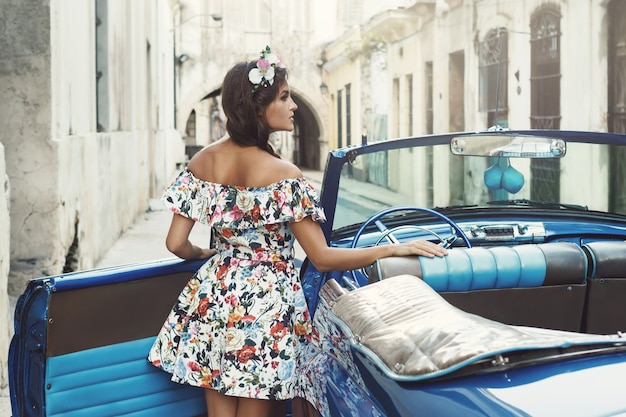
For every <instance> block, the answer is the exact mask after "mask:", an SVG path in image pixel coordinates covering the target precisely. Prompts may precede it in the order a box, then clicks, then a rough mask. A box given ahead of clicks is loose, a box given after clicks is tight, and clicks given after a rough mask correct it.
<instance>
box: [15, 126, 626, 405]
mask: <svg viewBox="0 0 626 417" xmlns="http://www.w3.org/2000/svg"><path fill="white" fill-rule="evenodd" d="M625 174H626V136H625V135H619V134H611V133H596V132H579V131H536V130H526V131H513V130H503V129H494V130H489V131H485V132H474V133H455V134H446V135H433V136H425V137H415V138H403V139H396V140H389V141H383V142H378V143H371V144H364V145H361V146H355V147H350V148H345V149H339V150H335V151H332V152H331V153H330V154H329V155H328V159H327V165H326V171H325V176H324V183H323V187H322V189H321V202H322V205H323V207H324V210H325V212H326V215H327V218H328V221H327V222H326V223H324V224H323V230H324V233H325V237H326V239H327V241H328V242H329V244H331V245H334V246H338V247H361V246H371V245H384V244H387V243H388V242H393V241H404V240H406V239H415V238H420V239H429V240H432V241H434V242H438V243H440V244H441V245H445V246H446V247H448V248H449V255H448V256H447V257H443V258H422V257H403V258H387V259H383V260H381V261H378V262H376V263H375V264H373V265H371V266H369V267H367V268H364V269H362V270H354V271H334V272H330V273H321V272H319V271H317V270H316V269H315V267H314V265H312V264H311V263H310V262H308V261H307V260H306V259H304V260H303V263H302V268H301V280H302V285H303V288H304V290H305V296H306V299H307V302H308V305H309V308H310V310H311V312H312V314H313V320H314V324H315V327H316V328H317V330H318V332H319V335H320V342H319V344H315V345H314V344H312V345H311V346H310V349H309V351H307V352H306V353H307V355H306V361H305V362H304V364H303V366H302V367H301V369H300V372H301V373H302V380H303V381H305V382H306V383H307V384H308V387H307V395H308V398H307V399H308V400H309V401H310V402H311V403H312V404H313V405H314V406H315V408H316V409H317V412H318V413H319V414H320V415H322V416H325V417H326V416H341V417H346V416H555V415H563V416H617V415H622V416H626V395H625V393H624V387H625V386H626V338H625V337H624V335H623V334H622V331H623V330H626V241H625V240H626V183H625V181H624V177H625ZM201 263H202V261H194V262H190V261H181V260H178V259H168V260H162V261H155V262H151V263H147V264H136V265H130V266H121V267H116V268H107V269H99V270H92V271H84V272H78V273H72V274H64V275H59V276H49V277H43V278H38V279H34V280H32V282H30V285H29V286H28V288H27V290H26V291H25V292H24V294H23V295H22V296H21V297H20V299H19V301H18V304H17V307H16V313H15V336H14V338H13V340H12V343H11V349H10V354H9V366H10V388H11V403H12V409H13V416H14V417H22V416H67V417H75V416H90V417H93V416H170V415H176V416H197V415H202V414H203V413H204V412H205V411H204V397H203V393H202V392H201V390H199V389H195V388H190V387H186V386H181V385H177V384H175V383H172V382H170V380H169V375H168V374H165V373H163V372H161V371H159V370H157V369H156V368H153V367H152V366H150V365H149V364H148V362H147V361H146V354H147V352H148V349H149V348H150V346H151V344H152V341H153V340H154V337H155V335H156V333H157V332H158V330H159V328H160V326H161V324H162V321H163V318H164V316H165V314H166V313H167V311H169V309H170V307H171V305H172V304H173V303H174V300H175V299H176V297H177V295H178V293H179V291H180V290H181V288H182V287H183V286H184V285H185V283H186V281H187V280H188V279H189V278H190V277H191V275H192V274H193V273H194V271H195V270H196V269H197V268H198V267H199V266H200V265H201ZM139 294H143V296H138V295H139ZM145 294H150V296H149V297H146V296H145ZM290 414H291V411H290V407H287V411H285V415H290Z"/></svg>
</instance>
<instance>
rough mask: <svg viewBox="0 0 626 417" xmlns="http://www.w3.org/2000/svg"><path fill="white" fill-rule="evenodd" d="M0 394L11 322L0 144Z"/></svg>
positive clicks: (5, 184) (6, 182) (6, 188)
mask: <svg viewBox="0 0 626 417" xmlns="http://www.w3.org/2000/svg"><path fill="white" fill-rule="evenodd" d="M0 179H1V182H0V183H1V184H2V188H0V392H3V391H5V390H6V389H7V387H8V384H9V381H8V375H7V357H8V356H9V338H10V337H11V331H12V328H13V326H12V324H13V323H12V321H11V319H10V317H11V315H10V311H9V294H8V293H7V282H8V277H9V246H10V240H9V227H8V226H9V223H10V222H9V198H10V194H11V191H10V190H11V189H10V184H9V177H8V176H7V174H6V164H5V158H4V146H2V143H0Z"/></svg>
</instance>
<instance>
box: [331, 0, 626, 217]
mask: <svg viewBox="0 0 626 417" xmlns="http://www.w3.org/2000/svg"><path fill="white" fill-rule="evenodd" d="M367 16H368V17H366V18H365V19H364V20H363V22H361V24H359V25H355V26H354V27H352V28H350V29H349V30H348V31H346V33H344V34H343V35H342V36H340V37H338V38H337V39H336V40H334V41H333V42H331V43H330V44H329V45H327V46H326V47H325V48H324V51H323V52H324V57H325V63H324V65H323V66H322V72H323V74H322V79H323V82H324V83H325V84H326V85H327V86H328V90H329V102H330V103H329V111H328V121H329V123H328V125H327V128H326V131H327V132H328V147H329V148H335V147H342V146H349V145H354V144H358V143H361V141H363V140H367V141H370V142H372V141H380V140H387V139H390V138H394V137H404V136H413V135H421V134H430V133H438V132H446V131H475V130H483V129H488V128H490V127H492V126H494V125H498V126H500V127H504V128H506V127H510V128H516V129H526V128H541V129H567V130H592V131H615V132H626V123H625V122H626V112H625V109H626V107H625V103H626V83H624V80H626V24H625V23H624V22H626V3H625V2H623V1H619V0H617V1H616V0H613V1H601V0H597V1H586V2H578V1H569V0H553V1H550V0H524V1H513V2H511V1H498V0H490V1H475V0H447V1H443V0H436V1H435V0H432V1H406V2H404V4H403V5H402V7H396V8H392V9H388V10H384V11H378V12H376V13H373V14H370V15H367ZM575 157H576V158H578V159H579V160H580V163H579V165H578V166H579V167H580V171H578V172H576V173H573V172H562V171H561V170H560V168H559V166H558V164H554V163H553V164H552V165H550V163H547V165H550V166H544V167H537V166H535V165H536V164H540V163H541V162H535V163H533V166H531V165H529V166H528V167H526V169H527V170H532V169H542V170H544V171H545V172H546V173H547V178H546V181H552V182H554V183H555V185H556V186H557V189H558V188H559V187H558V185H559V183H560V184H561V185H563V186H562V187H560V188H561V189H562V190H575V192H587V193H590V195H593V193H595V192H602V191H601V190H594V189H588V188H585V187H587V183H586V182H585V181H581V178H592V177H593V176H594V175H603V176H607V177H608V178H623V176H624V166H625V164H624V163H623V161H625V160H626V155H625V154H620V153H617V152H616V153H615V154H611V155H608V154H606V155H575ZM404 158H405V159H403V160H402V161H393V163H389V169H390V172H388V173H387V177H388V182H387V183H386V184H385V185H386V186H388V187H390V188H392V189H401V188H402V189H407V187H411V188H413V189H414V190H415V204H417V205H426V206H430V205H432V204H434V205H440V206H445V205H449V204H454V201H450V195H451V194H452V193H450V192H449V189H448V187H449V183H450V181H449V178H450V177H451V176H454V175H455V172H454V170H455V169H456V168H457V167H454V166H453V164H450V163H449V159H448V158H449V156H448V155H423V154H419V153H416V154H413V155H405V156H404ZM406 167H415V169H420V170H422V171H421V175H420V178H421V183H420V184H404V183H403V182H402V181H403V177H405V176H403V175H401V171H402V170H403V169H406ZM394 169H395V171H394ZM392 171H393V172H392ZM612 181H613V184H612V185H611V186H612V187H616V190H618V191H617V192H613V193H612V195H614V196H615V197H613V200H615V201H609V202H607V204H608V205H609V206H611V205H612V206H619V207H622V208H624V207H626V199H625V198H623V197H620V196H624V195H626V188H625V187H624V186H622V185H621V182H619V183H618V181H616V180H612ZM568 184H569V186H568ZM572 185H573V186H572ZM550 189H555V187H550ZM620 189H621V190H622V191H619V190H620ZM563 192H565V191H563ZM605 194H606V193H605ZM522 197H523V198H528V197H529V196H522ZM561 198H562V199H565V200H567V196H564V195H562V196H561ZM607 208H608V207H607Z"/></svg>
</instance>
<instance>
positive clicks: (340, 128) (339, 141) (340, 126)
mask: <svg viewBox="0 0 626 417" xmlns="http://www.w3.org/2000/svg"><path fill="white" fill-rule="evenodd" d="M341 107H342V91H341V90H337V147H338V148H343V140H342V135H341V134H342V131H343V124H342V120H341V118H342V114H341V113H342V110H343V109H342V108H341Z"/></svg>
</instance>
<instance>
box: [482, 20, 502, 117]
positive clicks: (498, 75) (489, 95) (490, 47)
mask: <svg viewBox="0 0 626 417" xmlns="http://www.w3.org/2000/svg"><path fill="white" fill-rule="evenodd" d="M479 54H480V56H479V70H478V72H479V80H478V84H479V99H480V102H479V106H480V110H481V111H483V112H487V126H486V127H491V126H494V125H500V126H502V127H507V126H508V123H506V125H505V121H506V120H507V118H508V116H507V107H508V98H507V91H508V82H507V80H508V77H507V73H508V72H507V67H508V65H507V64H508V33H507V31H506V29H504V28H495V29H491V30H490V31H489V32H488V33H487V35H486V36H485V38H484V40H483V41H482V42H481V43H480V45H479Z"/></svg>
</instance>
